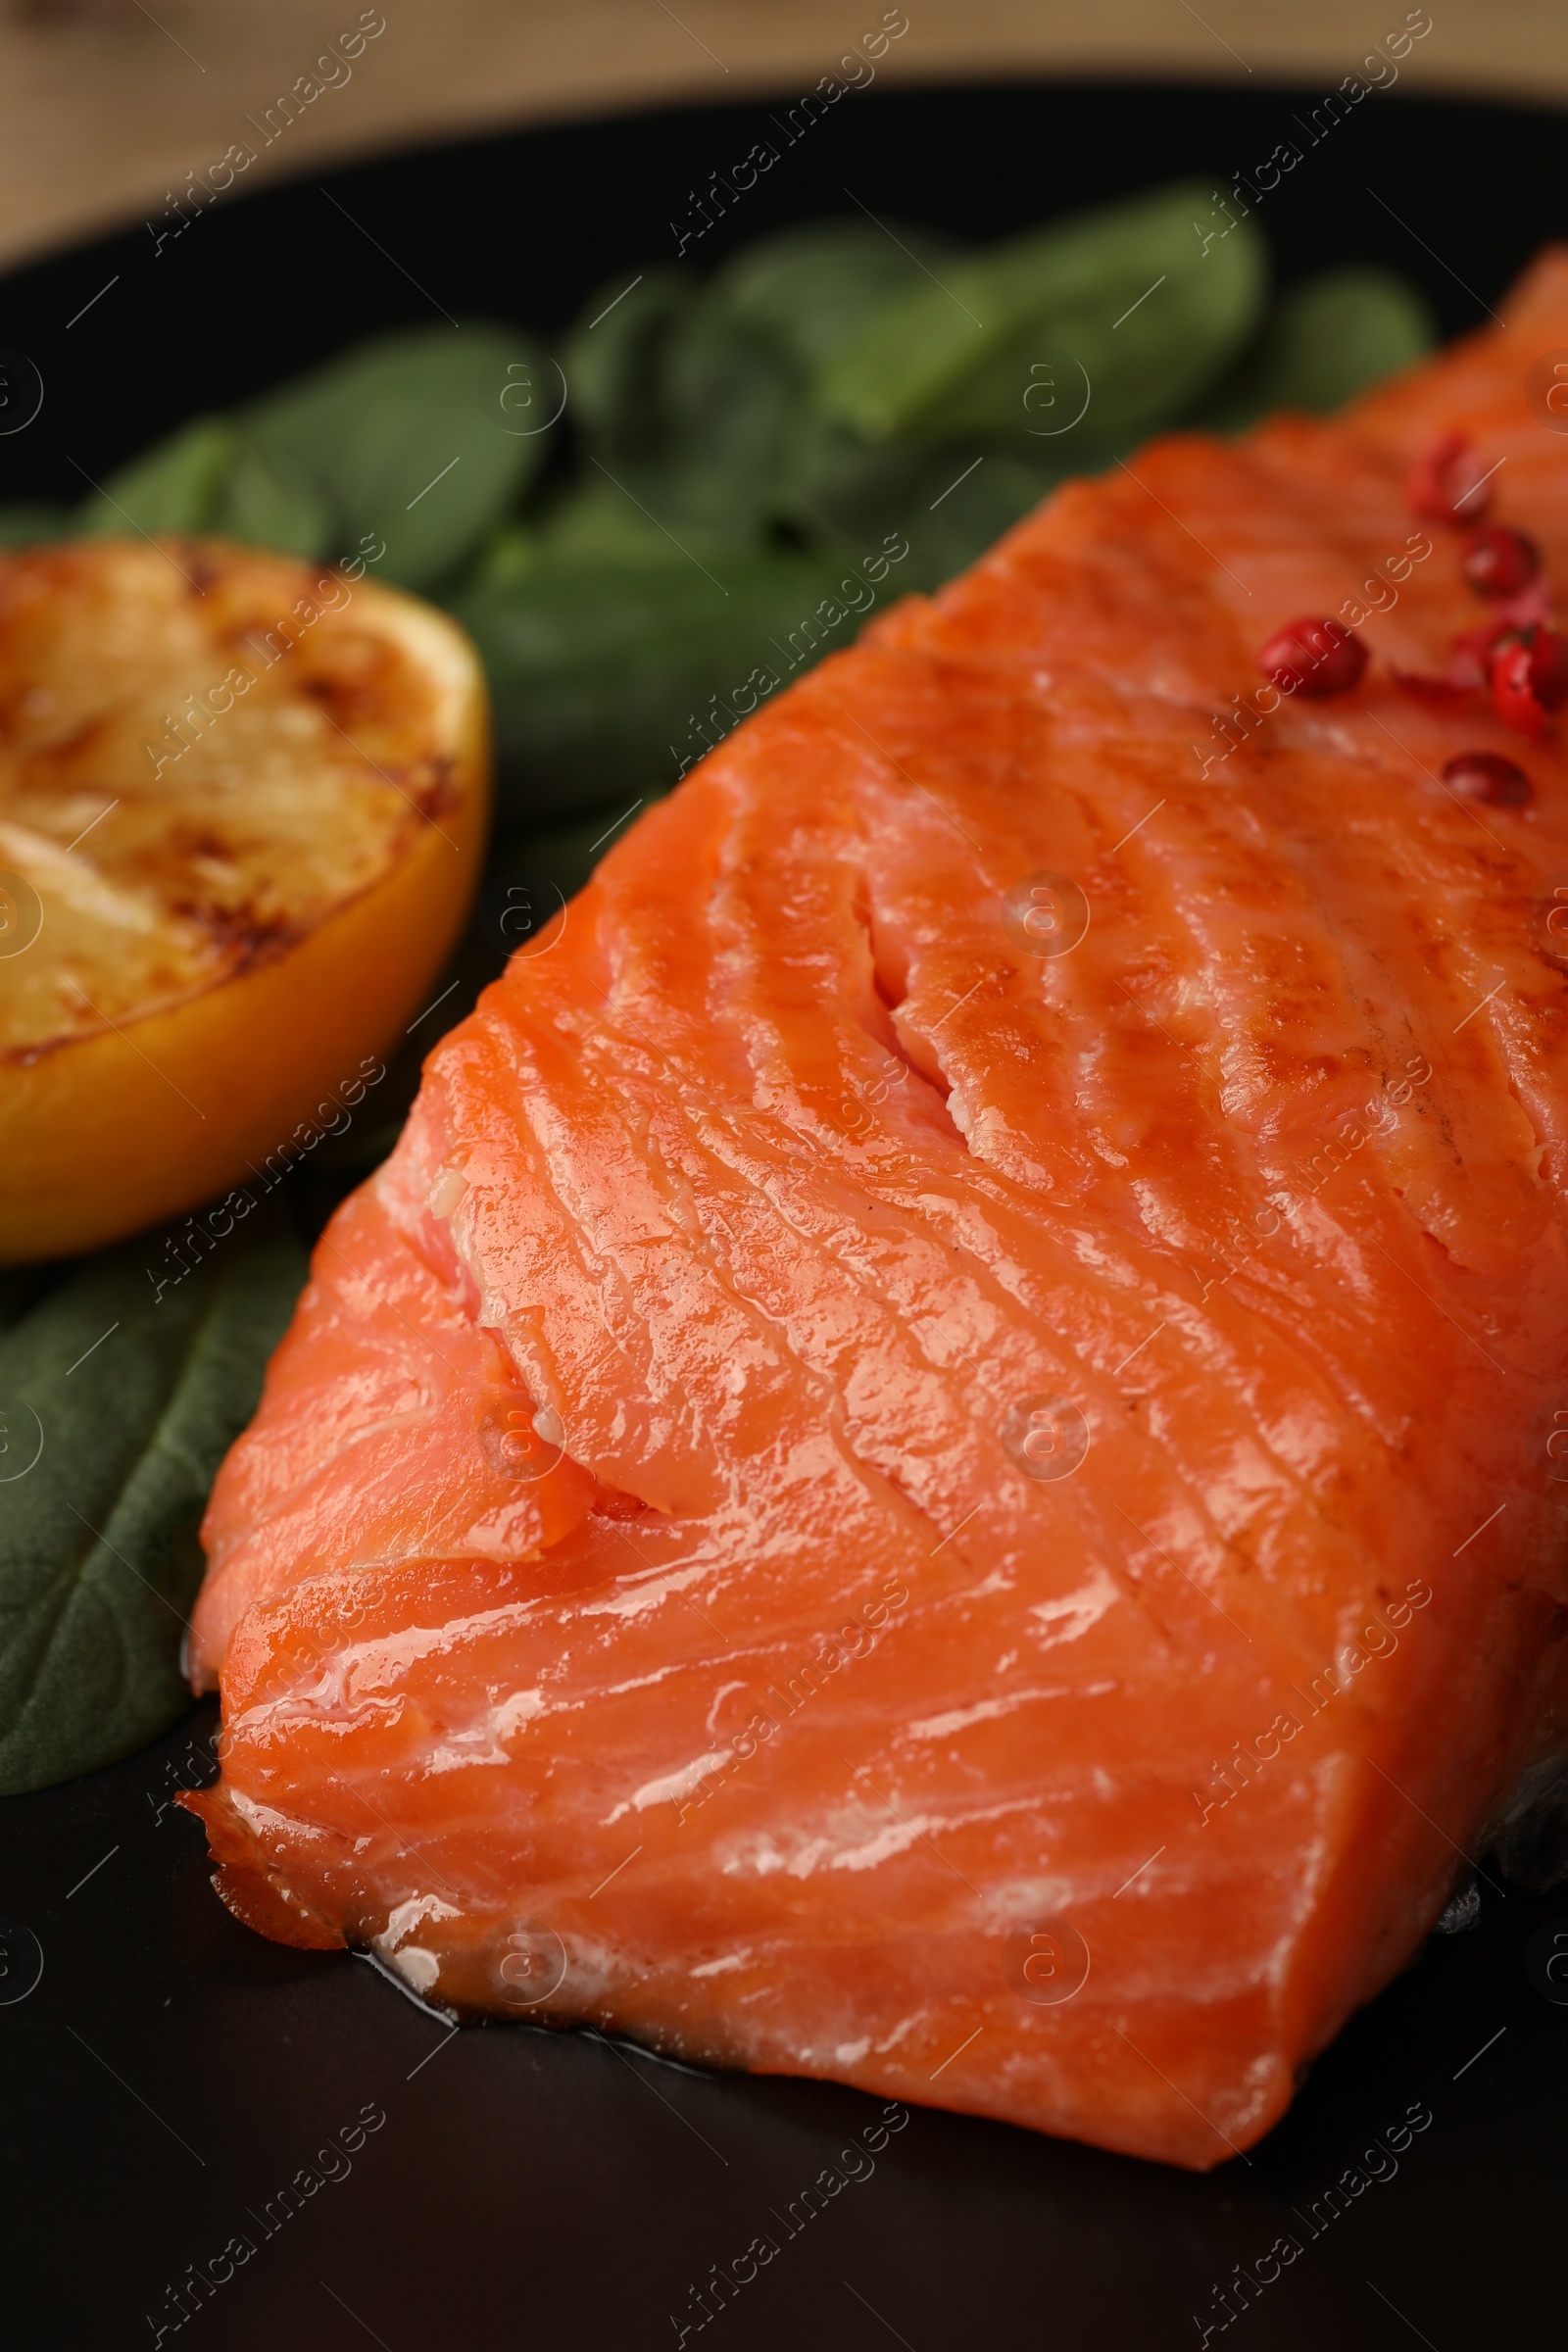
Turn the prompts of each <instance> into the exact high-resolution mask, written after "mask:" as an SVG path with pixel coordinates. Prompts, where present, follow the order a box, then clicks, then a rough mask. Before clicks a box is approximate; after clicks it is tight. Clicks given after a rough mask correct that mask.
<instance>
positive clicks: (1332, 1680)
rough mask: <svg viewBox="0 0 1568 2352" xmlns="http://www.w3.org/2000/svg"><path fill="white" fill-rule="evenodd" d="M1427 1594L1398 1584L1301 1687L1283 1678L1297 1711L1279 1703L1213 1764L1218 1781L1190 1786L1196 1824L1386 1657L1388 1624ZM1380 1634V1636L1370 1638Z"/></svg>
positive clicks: (1402, 1621)
mask: <svg viewBox="0 0 1568 2352" xmlns="http://www.w3.org/2000/svg"><path fill="white" fill-rule="evenodd" d="M1431 1598H1432V1587H1431V1586H1430V1585H1429V1584H1427V1583H1426V1582H1425V1581H1424V1580H1423V1579H1422V1578H1420V1577H1413V1578H1412V1579H1411V1581H1410V1582H1409V1583H1408V1584H1407V1585H1406V1586H1405V1588H1404V1595H1403V1597H1402V1599H1398V1600H1390V1601H1385V1603H1384V1606H1383V1611H1382V1612H1381V1613H1380V1612H1379V1611H1378V1610H1377V1609H1373V1610H1372V1611H1371V1613H1370V1616H1369V1618H1368V1622H1367V1623H1366V1624H1365V1625H1364V1626H1363V1627H1362V1629H1361V1631H1360V1633H1359V1635H1358V1636H1357V1638H1356V1639H1355V1640H1354V1641H1353V1642H1341V1643H1340V1646H1339V1648H1338V1649H1337V1650H1336V1651H1335V1653H1334V1655H1333V1657H1332V1658H1331V1659H1330V1660H1329V1662H1328V1664H1327V1665H1326V1666H1322V1667H1320V1668H1319V1669H1318V1671H1317V1673H1316V1674H1314V1675H1310V1676H1308V1678H1307V1685H1306V1690H1305V1691H1303V1690H1302V1689H1301V1687H1300V1685H1299V1683H1290V1684H1288V1685H1287V1686H1286V1687H1287V1689H1288V1690H1290V1691H1294V1692H1295V1694H1296V1696H1297V1697H1298V1698H1299V1700H1300V1702H1301V1709H1302V1712H1301V1714H1300V1715H1299V1716H1296V1715H1293V1714H1292V1713H1291V1711H1290V1709H1289V1708H1282V1709H1281V1711H1280V1713H1279V1714H1277V1715H1276V1716H1275V1718H1274V1720H1273V1722H1272V1723H1271V1724H1270V1725H1269V1726H1268V1727H1267V1729H1266V1730H1265V1731H1261V1732H1258V1733H1257V1734H1255V1736H1254V1737H1253V1739H1252V1740H1251V1742H1250V1744H1246V1743H1244V1742H1243V1741H1242V1740H1233V1741H1232V1743H1231V1752H1230V1754H1229V1755H1228V1756H1227V1757H1226V1758H1225V1760H1224V1762H1223V1763H1216V1764H1215V1765H1214V1768H1213V1775H1212V1779H1213V1782H1216V1783H1217V1784H1218V1787H1217V1789H1214V1790H1213V1793H1211V1794H1210V1793H1206V1792H1205V1791H1204V1790H1203V1789H1194V1790H1193V1791H1192V1798H1193V1802H1194V1804H1195V1805H1196V1806H1197V1807H1198V1826H1199V1828H1200V1829H1206V1828H1207V1827H1208V1817H1209V1815H1210V1814H1211V1813H1223V1812H1224V1810H1225V1807H1226V1806H1227V1805H1228V1804H1230V1803H1231V1802H1232V1800H1233V1799H1234V1798H1236V1797H1238V1796H1240V1795H1241V1793H1242V1791H1243V1789H1250V1787H1251V1786H1252V1783H1253V1782H1254V1781H1255V1780H1257V1779H1258V1777H1259V1776H1260V1775H1261V1773H1262V1772H1263V1770H1264V1768H1265V1766H1267V1765H1269V1764H1272V1763H1273V1761H1274V1759H1275V1757H1276V1756H1277V1755H1279V1754H1280V1752H1281V1750H1282V1749H1283V1748H1284V1747H1285V1746H1286V1745H1287V1744H1288V1743H1289V1741H1291V1740H1294V1739H1295V1738H1296V1735H1297V1733H1298V1732H1299V1731H1301V1730H1303V1729H1304V1727H1305V1725H1306V1724H1308V1723H1310V1722H1311V1721H1312V1719H1313V1717H1314V1716H1316V1715H1321V1714H1322V1712H1323V1710H1324V1708H1325V1707H1326V1706H1327V1705H1328V1704H1329V1702H1330V1700H1331V1699H1335V1698H1338V1697H1339V1696H1340V1694H1341V1692H1342V1691H1348V1690H1349V1688H1350V1686H1351V1684H1352V1683H1353V1682H1354V1680H1355V1678H1356V1676H1357V1675H1358V1674H1360V1673H1361V1672H1362V1671H1363V1670H1364V1669H1365V1668H1366V1667H1368V1666H1370V1665H1371V1663H1372V1660H1373V1659H1374V1658H1389V1657H1392V1656H1393V1655H1394V1652H1395V1651H1396V1650H1397V1648H1398V1646H1399V1636H1398V1634H1397V1633H1396V1632H1395V1630H1394V1628H1395V1627H1396V1626H1397V1627H1398V1628H1399V1631H1400V1632H1402V1631H1403V1630H1404V1628H1405V1627H1406V1626H1407V1625H1408V1624H1409V1622H1410V1619H1411V1616H1412V1614H1413V1613H1414V1611H1415V1610H1417V1609H1424V1608H1425V1607H1426V1605H1427V1603H1428V1601H1430V1600H1431ZM1380 1635H1381V1636H1382V1637H1383V1639H1382V1640H1378V1639H1377V1638H1376V1637H1378V1636H1380ZM1363 1642H1365V1644H1366V1647H1365V1648H1364V1649H1363V1648H1362V1646H1361V1644H1362V1643H1363ZM1265 1740H1272V1741H1273V1745H1272V1746H1271V1747H1265V1745H1264V1741H1265ZM1232 1776H1234V1778H1233V1777H1232Z"/></svg>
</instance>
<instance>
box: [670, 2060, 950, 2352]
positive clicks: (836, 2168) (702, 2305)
mask: <svg viewBox="0 0 1568 2352" xmlns="http://www.w3.org/2000/svg"><path fill="white" fill-rule="evenodd" d="M908 2120H909V2110H908V2109H907V2107H905V2106H901V2105H900V2103H899V2102H898V2100H896V2099H894V2100H890V2101H889V2103H888V2104H887V2106H885V2107H884V2108H883V2110H882V2121H881V2122H880V2123H879V2124H866V2125H864V2126H862V2128H861V2131H860V2134H859V2136H860V2140H861V2142H862V2143H863V2144H862V2145H861V2146H859V2147H857V2146H855V2145H853V2144H852V2145H851V2146H850V2147H847V2148H841V2149H840V2150H839V2157H838V2162H837V2164H825V2165H823V2167H822V2169H821V2171H820V2172H819V2173H818V2174H817V2176H816V2179H815V2180H811V2181H808V2183H807V2185H806V2187H805V2188H803V2189H802V2190H801V2192H800V2194H799V2196H795V2197H792V2198H791V2199H790V2201H789V2203H788V2204H787V2205H786V2206H785V2208H784V2212H783V2213H782V2214H780V2213H778V2212H777V2211H776V2210H775V2209H774V2208H773V2207H772V2206H771V2205H770V2206H769V2207H768V2209H767V2210H768V2213H769V2216H770V2217H771V2219H772V2220H773V2221H775V2222H777V2224H778V2226H779V2231H780V2236H779V2237H778V2238H773V2237H771V2236H769V2235H768V2234H767V2233H766V2231H763V2230H760V2231H759V2232H758V2234H757V2235H756V2236H755V2237H754V2238H753V2239H752V2242H751V2244H750V2245H749V2246H748V2247H747V2248H746V2251H745V2253H744V2254H737V2255H735V2256H734V2257H733V2259H732V2260H731V2261H730V2262H729V2263H728V2265H727V2266H722V2267H721V2266H720V2265H719V2264H718V2263H716V2262H711V2263H710V2264H709V2266H708V2277H707V2278H705V2279H704V2280H703V2281H702V2284H701V2285H700V2286H689V2287H688V2288H687V2290H686V2314H685V2316H684V2317H682V2315H681V2314H680V2313H678V2312H673V2311H672V2312H671V2313H670V2315H669V2324H670V2326H671V2327H673V2328H674V2330H675V2345H676V2352H679V2348H680V2346H681V2345H682V2344H683V2343H684V2342H685V2341H686V2338H687V2337H688V2336H689V2335H694V2334H699V2333H701V2331H702V2329H703V2328H705V2327H707V2326H708V2324H709V2322H710V2321H711V2320H716V2319H717V2318H718V2317H719V2315H720V2313H721V2312H722V2311H723V2309H724V2303H725V2297H724V2295H723V2293H721V2291H720V2289H722V2288H727V2289H728V2299H729V2301H730V2302H732V2303H733V2302H734V2300H735V2298H736V2296H737V2295H738V2294H739V2293H740V2291H741V2288H742V2287H743V2286H750V2285H751V2283H752V2280H753V2279H754V2278H756V2277H757V2275H758V2273H759V2272H760V2271H763V2270H765V2269H766V2268H767V2265H768V2264H769V2263H770V2262H771V2261H772V2260H773V2259H774V2257H775V2256H776V2255H777V2254H778V2252H779V2250H780V2246H781V2244H788V2242H789V2240H790V2239H791V2238H794V2237H799V2236H800V2234H801V2231H802V2230H803V2229H805V2228H806V2225H807V2223H808V2222H812V2221H814V2220H815V2219H816V2217H817V2215H818V2214H819V2213H825V2212H826V2211H827V2207H828V2202H829V2200H830V2199H831V2198H833V2197H837V2196H840V2195H842V2193H843V2191H844V2190H845V2189H847V2188H848V2187H849V2185H850V2183H851V2181H852V2180H853V2181H856V2182H858V2183H862V2184H863V2183H864V2182H865V2181H867V2180H870V2178H871V2176H872V2174H873V2173H874V2172H875V2171H876V2166H875V2165H874V2164H873V2163H872V2162H871V2161H870V2158H871V2156H880V2155H881V2153H882V2151H883V2149H884V2148H885V2147H886V2146H887V2144H888V2139H889V2136H890V2134H891V2133H893V2132H895V2131H903V2130H904V2128H905V2126H906V2125H907V2123H908ZM867 2151H869V2154H868V2153H867ZM813 2199H814V2200H815V2201H814V2203H813V2201H812V2200H813ZM786 2216H787V2217H788V2218H786ZM743 2265H745V2266H747V2267H745V2268H744V2269H743V2267H742V2266H743ZM699 2314H700V2315H701V2316H700V2317H699V2316H697V2315H699Z"/></svg>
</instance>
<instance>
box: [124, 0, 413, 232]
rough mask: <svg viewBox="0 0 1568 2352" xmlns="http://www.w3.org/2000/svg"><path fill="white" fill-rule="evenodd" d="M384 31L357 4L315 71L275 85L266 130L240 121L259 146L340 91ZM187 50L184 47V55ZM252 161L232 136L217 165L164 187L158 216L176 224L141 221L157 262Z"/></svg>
mask: <svg viewBox="0 0 1568 2352" xmlns="http://www.w3.org/2000/svg"><path fill="white" fill-rule="evenodd" d="M385 30H386V19H385V17H383V16H382V14H381V12H380V10H379V9H377V8H366V9H362V10H361V11H360V22H359V25H358V26H357V27H356V29H355V30H353V31H351V32H340V33H339V34H338V36H337V47H336V48H333V49H327V50H326V51H325V52H324V53H323V54H322V55H321V56H320V57H319V58H318V59H317V60H316V66H315V71H314V72H312V73H296V74H295V76H294V80H293V83H292V85H291V87H290V88H288V89H286V90H280V91H279V92H278V95H277V96H276V97H275V98H274V99H273V101H272V103H271V105H270V107H268V108H266V109H265V110H264V120H265V121H266V122H267V123H268V124H269V125H270V127H269V128H268V129H266V130H263V129H262V125H261V123H258V122H257V121H256V119H255V117H254V116H253V115H247V116H246V117H245V120H246V122H247V123H249V124H250V126H251V128H252V130H254V131H258V132H260V134H261V141H262V145H263V146H264V147H270V146H271V144H272V141H273V140H274V139H280V138H281V137H282V135H283V133H284V131H285V130H291V129H292V128H293V126H294V124H295V123H297V122H298V121H299V119H300V117H301V115H303V114H304V112H305V109H306V108H307V107H308V106H314V105H315V103H316V101H317V99H318V98H321V97H324V96H325V94H326V92H327V91H328V90H340V89H342V88H343V87H344V85H345V84H346V83H348V82H350V81H352V80H353V79H354V70H353V68H352V66H350V64H349V62H348V61H349V59H350V58H361V57H363V56H364V55H365V49H366V44H367V42H368V41H374V40H378V39H379V38H380V36H381V34H382V33H383V32H385ZM170 38H171V39H172V38H173V35H172V34H171V35H170ZM174 45H175V47H176V48H177V47H179V45H180V44H179V43H178V42H175V44H174ZM340 53H341V54H340ZM189 54H190V53H189V51H188V50H187V51H186V55H187V56H189ZM204 71H205V69H204ZM255 161H256V150H255V148H254V147H251V146H250V145H248V144H247V142H246V141H245V140H244V139H235V140H231V141H230V143H229V147H228V150H227V152H226V154H223V155H221V156H220V157H219V159H218V161H217V163H216V164H209V165H208V167H207V170H206V172H205V173H203V172H195V171H190V172H186V174H185V185H184V187H183V188H182V189H181V190H180V193H179V194H178V195H177V196H176V195H175V194H174V192H173V190H172V188H166V189H165V190H164V215H163V217H164V219H165V220H166V221H168V220H169V219H170V217H171V215H177V216H178V219H179V226H178V227H177V228H159V227H158V226H157V224H156V223H155V222H153V221H148V222H147V223H146V229H147V234H148V235H149V236H150V237H151V239H152V241H153V260H154V261H155V262H156V261H157V260H158V259H159V258H160V256H161V255H162V253H163V250H164V247H165V246H166V245H167V244H168V243H169V242H170V240H171V239H172V238H174V237H182V236H183V235H184V233H185V231H186V229H187V228H191V227H193V226H194V225H195V223H196V221H199V220H200V219H201V216H202V214H203V212H206V211H211V209H212V207H213V206H214V205H215V204H216V203H217V202H218V199H219V198H220V196H226V195H227V193H228V191H229V189H230V188H231V187H232V186H233V185H234V181H235V178H236V176H237V174H238V173H239V172H248V171H249V170H250V168H251V166H252V164H254V163H255ZM198 181H200V183H201V186H202V188H203V189H204V190H205V192H206V201H205V203H204V202H203V199H202V197H200V196H198V195H197V193H196V186H197V182H198ZM187 208H188V209H187Z"/></svg>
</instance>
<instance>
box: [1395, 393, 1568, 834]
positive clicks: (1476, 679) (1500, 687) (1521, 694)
mask: <svg viewBox="0 0 1568 2352" xmlns="http://www.w3.org/2000/svg"><path fill="white" fill-rule="evenodd" d="M1495 473H1496V467H1495V466H1488V465H1486V464H1485V463H1484V462H1483V458H1482V454H1481V452H1480V451H1478V450H1477V449H1476V448H1475V446H1474V444H1473V443H1472V442H1471V441H1470V439H1469V437H1468V435H1466V434H1464V433H1445V434H1444V435H1443V436H1442V438H1441V439H1439V440H1437V441H1434V442H1433V443H1432V445H1431V446H1430V448H1428V449H1426V450H1425V451H1423V453H1422V454H1421V456H1420V457H1418V458H1417V460H1416V462H1415V464H1414V465H1413V466H1411V468H1410V471H1409V474H1408V476H1407V477H1406V482H1405V488H1406V492H1407V494H1408V497H1409V501H1410V504H1411V506H1412V507H1413V508H1414V509H1415V511H1416V513H1417V514H1418V515H1422V516H1424V517H1426V518H1427V519H1429V520H1431V521H1434V522H1446V523H1449V524H1454V525H1458V526H1460V527H1463V528H1464V530H1465V536H1464V538H1463V540H1462V541H1461V543H1460V548H1459V568H1460V570H1461V572H1462V573H1463V575H1464V578H1465V580H1466V582H1467V583H1468V585H1469V586H1470V587H1471V588H1472V589H1473V590H1474V591H1475V593H1476V595H1477V596H1478V597H1480V598H1481V599H1482V600H1483V601H1484V602H1485V603H1486V604H1488V605H1490V606H1491V607H1492V609H1493V617H1492V618H1491V620H1489V621H1488V622H1486V623H1485V624H1484V625H1483V626H1482V627H1480V628H1475V629H1461V630H1460V631H1459V633H1458V635H1457V636H1456V637H1455V638H1454V640H1453V643H1452V646H1451V648H1450V651H1449V657H1448V665H1447V669H1446V673H1445V674H1444V676H1443V677H1441V678H1422V677H1408V676H1400V677H1399V679H1398V682H1399V684H1400V685H1401V686H1403V687H1405V688H1406V689H1407V691H1409V692H1410V693H1413V694H1416V695H1419V696H1421V697H1422V698H1423V699H1425V700H1428V701H1433V702H1448V701H1451V702H1462V701H1463V700H1465V699H1466V697H1468V696H1469V695H1471V694H1473V693H1476V692H1477V691H1480V692H1485V693H1487V694H1488V695H1489V696H1490V698H1491V702H1492V708H1493V711H1494V713H1495V716H1496V717H1497V718H1498V719H1500V720H1501V722H1502V724H1503V725H1504V726H1505V727H1507V728H1509V729H1510V730H1511V731H1512V732H1513V733H1514V734H1516V735H1523V736H1526V737H1528V738H1529V739H1530V740H1531V741H1532V742H1534V741H1536V740H1537V739H1538V738H1539V737H1540V736H1542V735H1543V734H1544V732H1545V730H1546V728H1547V727H1548V726H1549V725H1550V723H1551V720H1552V718H1553V717H1554V716H1555V714H1556V712H1557V711H1560V710H1561V709H1562V708H1563V706H1564V705H1565V704H1568V637H1564V636H1563V635H1562V634H1561V633H1560V632H1559V631H1558V629H1557V628H1556V627H1555V626H1554V625H1553V619H1554V604H1553V598H1552V592H1551V586H1550V583H1549V581H1548V580H1547V579H1546V577H1545V575H1544V571H1543V569H1542V563H1541V550H1540V548H1539V547H1538V546H1537V544H1536V542H1535V540H1534V539H1532V538H1531V537H1530V535H1529V533H1528V532H1526V531H1518V530H1513V529H1511V528H1510V527H1509V526H1508V525H1507V524H1505V523H1487V522H1486V521H1485V520H1484V517H1485V515H1486V514H1487V511H1488V509H1489V508H1490V507H1491V504H1492V495H1493V483H1494V477H1495ZM1396 675H1398V673H1396ZM1443 776H1444V781H1445V783H1446V784H1447V785H1448V786H1449V787H1450V788H1451V789H1452V790H1453V791H1455V792H1459V793H1462V794H1464V796H1465V797H1466V798H1467V799H1470V800H1478V801H1485V802H1486V803H1487V804H1488V806H1489V807H1491V808H1494V809H1518V808H1522V807H1523V806H1524V805H1525V804H1526V803H1527V802H1528V801H1530V800H1531V799H1532V798H1533V797H1534V795H1533V787H1532V785H1531V782H1530V779H1529V777H1528V776H1527V775H1526V774H1525V772H1524V770H1523V768H1522V767H1520V766H1519V765H1518V764H1517V763H1516V762H1515V761H1514V760H1505V759H1504V758H1503V757H1502V756H1501V754H1500V753H1495V752H1466V753H1464V754H1463V755H1462V756H1461V757H1460V758H1459V759H1457V760H1449V762H1448V764H1447V766H1446V768H1445V769H1444V771H1443Z"/></svg>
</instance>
